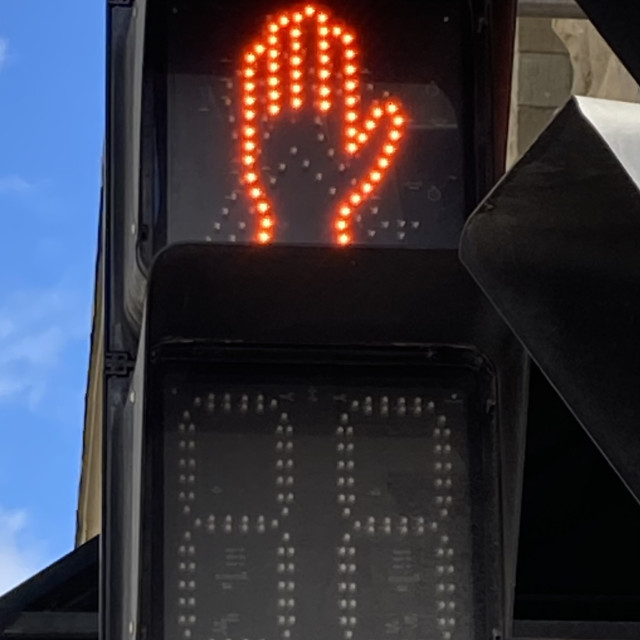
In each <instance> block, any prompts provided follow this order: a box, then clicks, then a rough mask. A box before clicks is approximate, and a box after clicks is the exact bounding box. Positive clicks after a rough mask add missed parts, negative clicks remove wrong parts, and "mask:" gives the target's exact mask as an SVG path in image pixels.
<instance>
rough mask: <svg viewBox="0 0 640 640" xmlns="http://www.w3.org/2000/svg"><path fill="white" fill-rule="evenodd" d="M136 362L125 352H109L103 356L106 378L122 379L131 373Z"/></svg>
mask: <svg viewBox="0 0 640 640" xmlns="http://www.w3.org/2000/svg"><path fill="white" fill-rule="evenodd" d="M135 364H136V361H135V359H134V358H132V357H131V356H130V355H129V354H128V353H127V352H126V351H109V352H107V353H106V354H105V356H104V373H105V375H106V376H109V377H111V376H116V377H123V376H128V375H130V374H131V373H132V372H133V369H134V367H135Z"/></svg>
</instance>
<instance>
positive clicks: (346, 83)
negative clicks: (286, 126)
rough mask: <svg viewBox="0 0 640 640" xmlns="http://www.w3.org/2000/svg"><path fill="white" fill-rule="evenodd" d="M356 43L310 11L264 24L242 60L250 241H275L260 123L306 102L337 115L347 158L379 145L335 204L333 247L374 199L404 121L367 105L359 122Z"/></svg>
mask: <svg viewBox="0 0 640 640" xmlns="http://www.w3.org/2000/svg"><path fill="white" fill-rule="evenodd" d="M359 71H360V69H359V66H358V50H357V48H356V42H355V35H354V34H353V32H352V31H350V30H349V29H348V28H347V27H346V26H345V25H342V24H339V23H338V22H336V21H335V20H333V19H332V18H331V17H330V15H329V13H328V11H326V10H324V9H320V8H317V7H315V6H313V5H305V6H303V7H300V8H298V9H293V10H290V11H284V12H282V13H281V14H280V15H278V16H277V17H276V18H275V19H270V20H268V21H267V23H266V25H265V28H264V31H263V33H262V35H261V38H260V39H259V40H258V41H257V42H255V43H254V44H253V45H252V46H251V47H250V48H249V49H248V50H247V51H245V53H244V55H243V58H242V68H241V74H242V80H241V97H240V108H241V125H240V126H241V129H240V144H241V156H240V157H241V160H242V165H243V170H242V183H243V186H244V188H245V190H246V193H247V195H248V196H249V198H250V200H251V201H252V202H253V204H254V207H255V211H256V213H257V216H258V232H257V238H256V239H257V241H258V242H260V243H268V242H271V241H272V240H273V239H274V236H275V233H276V227H277V216H276V212H275V211H274V210H273V205H272V203H271V201H270V200H269V198H268V196H267V193H266V188H265V186H264V184H263V180H262V178H261V175H260V170H259V165H258V161H259V156H260V154H261V152H262V149H261V137H260V135H259V126H260V125H259V123H260V122H261V121H262V120H263V119H264V118H265V117H266V118H267V119H268V120H275V119H277V118H278V117H281V116H282V114H283V112H284V111H285V110H287V109H289V110H292V111H294V112H295V111H299V110H300V109H302V108H303V106H304V105H305V101H308V100H313V104H314V107H315V109H316V110H317V112H318V113H319V114H325V115H328V114H329V113H330V112H333V113H337V114H338V117H340V118H341V120H342V122H343V128H342V132H343V140H342V146H343V150H344V153H345V154H346V156H347V157H354V156H357V155H358V154H359V152H360V151H361V150H362V149H363V148H364V147H365V146H366V145H367V144H368V143H369V142H372V140H371V139H372V137H373V136H374V134H376V135H375V142H374V143H375V144H376V145H379V148H378V150H377V152H376V153H375V154H374V155H373V160H372V163H371V164H370V165H369V166H368V167H367V168H366V169H365V170H364V171H363V172H362V174H361V176H360V177H359V178H358V179H356V180H355V184H353V185H352V188H351V189H350V191H349V192H348V193H347V194H346V195H345V196H344V197H343V198H341V200H340V201H339V204H338V206H337V207H336V211H335V215H334V216H333V227H334V229H333V236H334V239H335V241H336V242H337V243H338V244H340V245H347V244H350V243H351V242H352V241H353V229H352V220H353V217H354V213H355V212H356V211H357V210H358V208H359V207H360V206H361V205H362V204H363V203H365V202H366V201H367V200H368V199H369V198H370V197H371V196H372V195H373V194H374V193H375V191H376V189H377V187H378V186H379V185H380V183H381V182H382V180H383V178H384V176H385V174H386V172H387V171H388V170H389V168H390V166H391V165H392V163H393V159H394V155H395V154H396V152H397V150H398V145H399V142H400V140H401V139H402V137H403V136H404V133H405V128H406V122H407V118H406V115H405V114H404V112H403V108H402V105H401V104H400V103H399V102H398V101H397V100H392V99H386V100H384V101H381V102H373V103H372V104H371V105H369V109H368V113H367V115H364V116H363V111H364V106H363V105H362V99H361V91H360V78H359Z"/></svg>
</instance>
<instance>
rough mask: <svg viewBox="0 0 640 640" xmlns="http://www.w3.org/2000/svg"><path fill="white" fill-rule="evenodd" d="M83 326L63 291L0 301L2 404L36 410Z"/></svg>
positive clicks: (83, 318)
mask: <svg viewBox="0 0 640 640" xmlns="http://www.w3.org/2000/svg"><path fill="white" fill-rule="evenodd" d="M85 322H88V320H87V314H86V310H84V309H83V308H82V307H81V306H80V304H79V301H78V300H77V299H76V296H74V295H72V294H71V293H70V292H69V291H66V290H64V289H58V288H54V289H51V290H45V291H24V292H21V293H16V294H14V295H12V296H9V297H7V298H6V299H5V300H2V299H0V403H1V402H7V401H16V402H20V403H23V404H26V405H27V406H29V407H30V408H32V409H34V408H35V407H36V406H37V405H38V402H39V401H40V399H41V398H42V396H43V395H44V393H45V392H46V390H47V388H48V387H49V386H50V384H51V383H52V382H55V378H56V375H57V371H58V367H59V366H60V365H61V363H62V358H63V355H64V351H65V349H66V348H67V347H68V346H69V345H70V344H71V342H72V341H74V340H77V339H80V338H85V337H86V334H87V332H88V324H87V325H85V324H84V323H85ZM0 566H1V565H0Z"/></svg>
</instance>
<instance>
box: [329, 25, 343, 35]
mask: <svg viewBox="0 0 640 640" xmlns="http://www.w3.org/2000/svg"><path fill="white" fill-rule="evenodd" d="M331 32H332V33H333V35H334V36H336V37H338V36H339V35H340V34H341V33H342V27H339V26H337V25H336V26H334V27H333V29H332V31H331Z"/></svg>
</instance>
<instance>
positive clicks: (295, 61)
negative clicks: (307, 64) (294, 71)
mask: <svg viewBox="0 0 640 640" xmlns="http://www.w3.org/2000/svg"><path fill="white" fill-rule="evenodd" d="M289 62H291V64H292V65H293V66H294V67H298V66H300V65H301V64H302V58H301V57H300V56H291V59H290V60H289Z"/></svg>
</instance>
